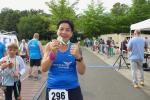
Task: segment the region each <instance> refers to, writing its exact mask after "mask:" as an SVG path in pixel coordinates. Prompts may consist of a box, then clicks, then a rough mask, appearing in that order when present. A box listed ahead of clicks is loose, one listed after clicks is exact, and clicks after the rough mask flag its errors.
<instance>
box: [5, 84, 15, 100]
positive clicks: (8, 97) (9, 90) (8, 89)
mask: <svg viewBox="0 0 150 100" xmlns="http://www.w3.org/2000/svg"><path fill="white" fill-rule="evenodd" d="M12 93H13V86H6V89H5V91H4V94H5V100H12Z"/></svg>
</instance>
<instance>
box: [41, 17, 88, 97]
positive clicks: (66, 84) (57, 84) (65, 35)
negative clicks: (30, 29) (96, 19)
mask: <svg viewBox="0 0 150 100" xmlns="http://www.w3.org/2000/svg"><path fill="white" fill-rule="evenodd" d="M57 28H58V30H57V35H58V38H57V39H54V40H52V41H51V42H49V43H47V45H46V47H45V52H44V57H43V59H42V62H41V66H42V71H43V72H47V71H48V78H47V93H46V94H47V96H46V100H55V99H56V98H57V99H60V100H83V96H82V93H81V89H80V84H79V81H78V76H77V73H79V74H81V75H83V74H84V73H85V68H86V67H85V64H84V61H83V58H82V55H81V51H80V50H81V49H80V45H79V43H75V44H73V43H71V42H70V39H71V37H72V35H73V31H74V25H73V23H72V21H70V20H61V21H60V22H59V23H58V25H57Z"/></svg>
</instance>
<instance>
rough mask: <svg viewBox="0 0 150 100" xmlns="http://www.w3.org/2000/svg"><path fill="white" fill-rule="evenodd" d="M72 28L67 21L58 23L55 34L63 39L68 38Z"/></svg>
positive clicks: (70, 35)
mask: <svg viewBox="0 0 150 100" xmlns="http://www.w3.org/2000/svg"><path fill="white" fill-rule="evenodd" d="M72 34H73V33H72V30H71V27H70V26H69V24H68V23H62V24H60V25H59V28H58V30H57V35H58V36H61V37H62V38H63V39H64V40H69V39H70V38H71V37H72Z"/></svg>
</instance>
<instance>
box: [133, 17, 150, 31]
mask: <svg viewBox="0 0 150 100" xmlns="http://www.w3.org/2000/svg"><path fill="white" fill-rule="evenodd" d="M135 29H140V30H141V31H150V19H147V20H144V21H141V22H138V23H135V24H132V25H131V26H130V30H135Z"/></svg>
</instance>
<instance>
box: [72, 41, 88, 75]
mask: <svg viewBox="0 0 150 100" xmlns="http://www.w3.org/2000/svg"><path fill="white" fill-rule="evenodd" d="M80 50H81V49H80V43H79V42H78V43H76V44H74V46H72V47H71V49H70V52H71V54H72V55H74V57H75V58H76V64H77V71H78V73H79V74H81V75H83V74H84V73H85V69H86V66H85V64H84V61H83V58H82V54H81V51H80Z"/></svg>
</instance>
